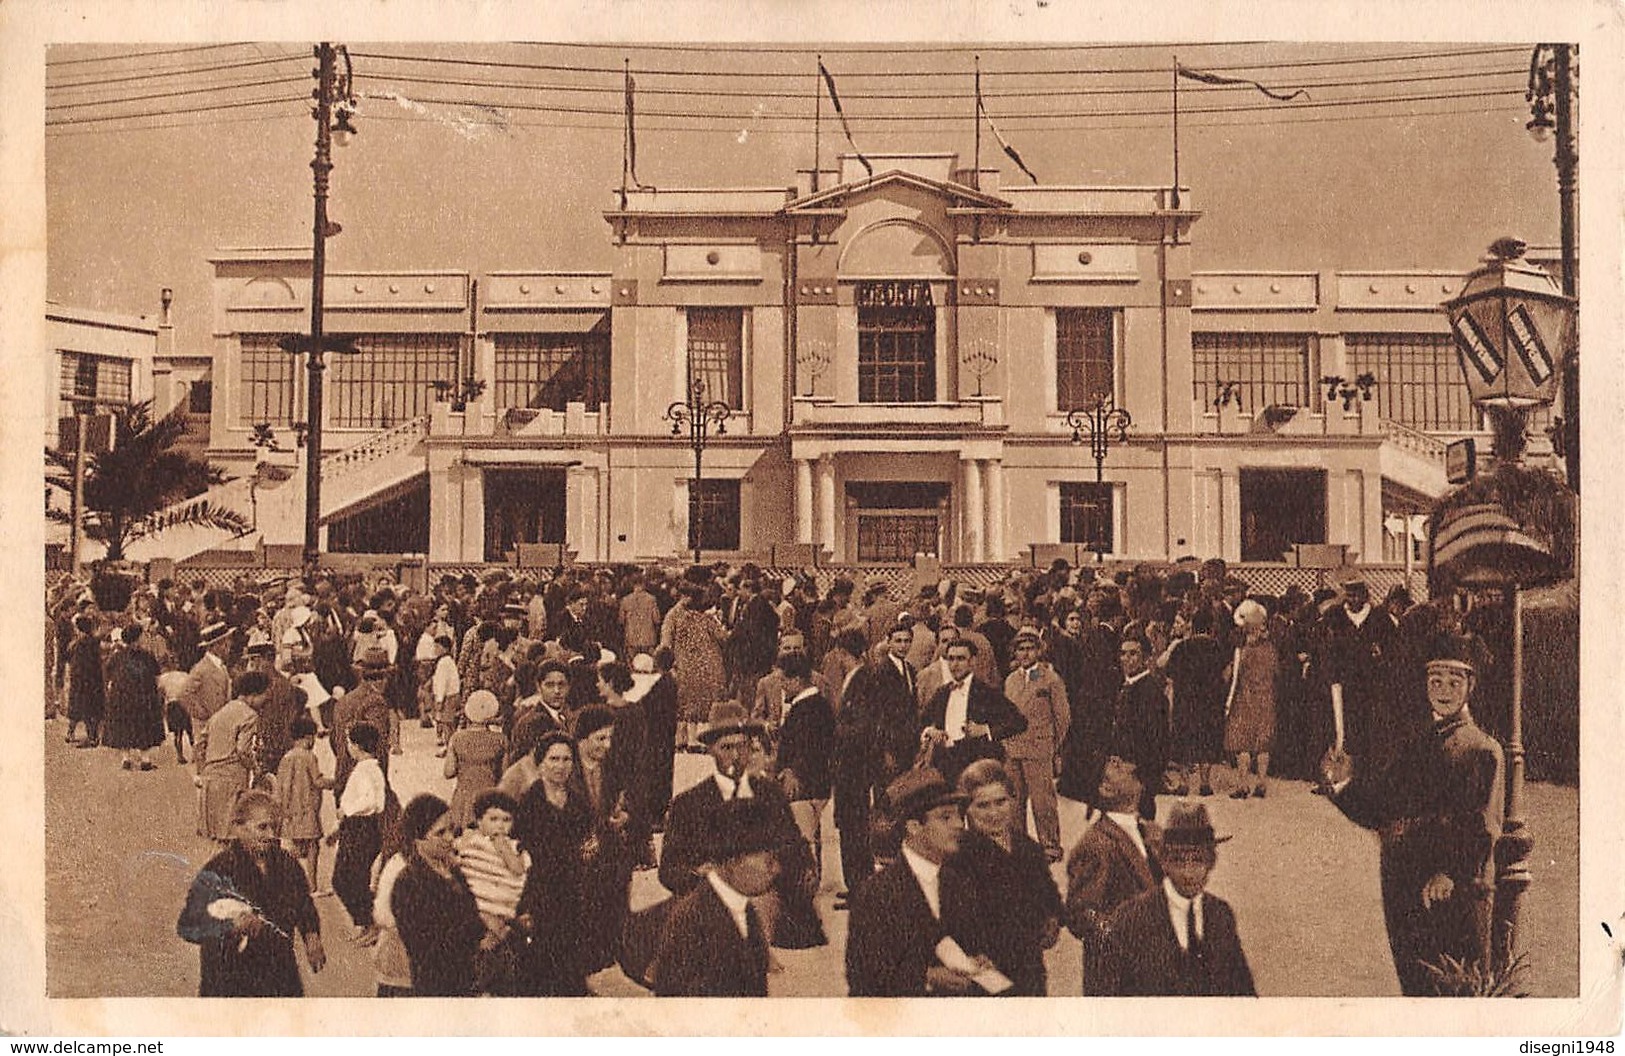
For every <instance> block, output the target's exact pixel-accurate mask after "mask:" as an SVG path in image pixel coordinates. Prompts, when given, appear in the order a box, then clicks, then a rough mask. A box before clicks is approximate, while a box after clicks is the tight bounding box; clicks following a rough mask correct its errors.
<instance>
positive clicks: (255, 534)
mask: <svg viewBox="0 0 1625 1056" xmlns="http://www.w3.org/2000/svg"><path fill="white" fill-rule="evenodd" d="M428 433H429V419H428V418H427V417H421V418H412V419H409V420H407V421H405V422H402V423H401V424H399V425H396V426H393V427H391V428H389V429H385V430H383V431H382V432H378V433H373V434H372V435H371V436H368V437H367V438H366V439H364V440H362V441H361V442H360V443H357V444H354V445H352V446H350V447H347V448H344V449H342V450H339V451H329V452H328V453H327V454H325V455H323V456H322V519H323V520H324V521H325V520H326V519H328V518H330V517H332V516H333V515H334V514H336V513H338V512H339V511H341V510H345V509H348V508H350V507H352V506H355V505H357V504H359V503H362V502H365V501H366V499H367V498H368V497H369V496H372V495H377V494H379V493H380V492H384V491H387V490H389V489H392V488H395V487H398V486H400V485H402V484H405V483H407V482H408V481H410V480H411V479H412V478H413V477H415V476H418V475H419V474H421V473H424V472H425V471H426V470H427V469H428V460H427V456H426V454H425V452H424V448H423V440H424V438H425V437H426V436H428ZM201 497H204V498H207V499H208V500H209V501H210V502H215V503H219V504H220V505H222V506H226V507H228V508H230V509H234V510H236V511H237V512H238V513H241V514H242V515H243V516H244V517H247V518H250V519H252V520H254V521H255V522H256V523H257V525H258V528H257V530H255V531H251V532H249V533H248V534H247V535H243V536H236V537H233V536H232V535H230V534H229V533H227V532H222V531H218V530H216V529H212V528H174V529H171V530H169V531H167V532H164V533H163V534H161V535H158V536H155V537H153V538H151V539H145V540H142V541H141V542H139V543H137V544H135V545H133V546H131V547H130V548H129V550H130V556H131V558H132V559H134V560H139V561H144V560H150V559H152V558H155V557H167V558H170V559H172V560H176V561H182V560H185V559H186V558H188V557H191V556H193V555H194V554H198V553H202V552H203V551H205V550H214V549H222V550H247V549H253V548H254V547H255V546H257V545H259V544H260V543H262V542H265V543H298V542H301V541H302V540H303V539H304V525H305V467H304V465H303V464H302V463H301V464H300V465H299V466H298V467H296V468H294V469H293V470H292V472H291V474H290V475H289V476H288V477H286V478H285V479H283V480H280V481H276V482H269V481H265V480H260V481H259V482H258V483H256V482H255V478H254V476H253V475H252V474H250V475H247V476H242V477H237V478H234V479H232V480H230V481H227V482H226V483H225V484H221V485H219V486H217V487H214V488H211V489H209V491H208V492H206V493H205V495H204V496H201ZM188 501H189V502H195V501H196V499H191V500H188Z"/></svg>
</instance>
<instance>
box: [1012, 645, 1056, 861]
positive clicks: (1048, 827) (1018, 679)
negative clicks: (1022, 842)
mask: <svg viewBox="0 0 1625 1056" xmlns="http://www.w3.org/2000/svg"><path fill="white" fill-rule="evenodd" d="M1042 649H1043V643H1042V640H1041V639H1040V638H1039V635H1038V628H1036V627H1023V628H1021V630H1019V631H1017V632H1016V636H1015V638H1014V639H1013V640H1012V641H1011V643H1010V650H1011V653H1012V654H1013V655H1014V656H1015V667H1014V670H1012V671H1011V672H1010V675H1009V677H1008V678H1006V679H1005V680H1004V695H1005V696H1006V697H1008V698H1009V700H1010V702H1011V703H1012V704H1014V705H1015V706H1016V710H1018V711H1020V712H1021V714H1022V716H1023V717H1025V718H1026V720H1027V729H1026V731H1025V732H1022V733H1018V734H1016V735H1015V736H1013V737H1011V738H1010V739H1008V740H1007V741H1005V742H1004V751H1005V756H1006V759H1007V764H1006V769H1007V770H1008V771H1009V774H1010V776H1011V777H1012V778H1013V779H1014V780H1015V783H1016V818H1017V819H1018V820H1020V822H1021V823H1022V824H1023V825H1025V824H1026V821H1027V802H1028V800H1029V799H1030V800H1031V801H1032V805H1033V825H1034V827H1035V828H1036V829H1037V831H1038V842H1039V843H1040V844H1042V845H1043V847H1044V853H1045V854H1047V855H1048V856H1049V860H1050V861H1052V862H1058V861H1060V860H1061V814H1060V809H1059V806H1058V805H1057V803H1056V801H1055V778H1056V777H1057V776H1058V775H1059V774H1060V764H1061V743H1062V741H1063V740H1064V739H1065V738H1066V731H1067V727H1068V725H1069V724H1070V723H1071V721H1072V712H1071V709H1070V708H1069V707H1068V706H1067V699H1066V684H1065V683H1063V682H1062V681H1061V676H1060V675H1057V674H1056V673H1055V669H1054V668H1052V667H1050V665H1048V664H1046V663H1044V662H1043V661H1041V660H1040V659H1039V656H1040V653H1041V650H1042Z"/></svg>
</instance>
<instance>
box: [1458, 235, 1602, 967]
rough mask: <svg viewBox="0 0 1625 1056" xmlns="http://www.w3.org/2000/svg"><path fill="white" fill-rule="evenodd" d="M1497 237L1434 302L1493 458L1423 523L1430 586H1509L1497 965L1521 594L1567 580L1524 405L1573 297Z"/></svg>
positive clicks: (1522, 876) (1562, 526)
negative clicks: (1528, 452) (1528, 441)
mask: <svg viewBox="0 0 1625 1056" xmlns="http://www.w3.org/2000/svg"><path fill="white" fill-rule="evenodd" d="M1523 250H1524V243H1523V242H1521V241H1519V240H1518V239H1515V238H1503V239H1500V240H1499V241H1497V242H1496V243H1495V244H1494V245H1492V246H1491V247H1490V253H1489V255H1488V256H1487V257H1485V258H1484V262H1483V266H1482V267H1480V268H1479V269H1478V270H1476V271H1474V272H1473V273H1472V274H1470V275H1468V276H1467V280H1466V283H1465V284H1464V285H1463V287H1462V291H1461V293H1460V294H1458V295H1457V296H1456V297H1454V298H1453V299H1451V300H1450V301H1447V302H1445V304H1444V305H1443V306H1442V307H1443V308H1444V310H1445V311H1446V312H1447V313H1449V316H1450V328H1451V332H1452V333H1453V334H1454V335H1455V339H1456V348H1457V351H1458V352H1459V354H1460V358H1461V368H1462V373H1463V374H1464V375H1466V378H1467V387H1468V391H1469V393H1470V394H1471V396H1472V400H1473V403H1474V404H1475V405H1476V406H1478V407H1479V408H1480V409H1482V410H1483V411H1484V413H1485V415H1486V416H1487V417H1489V418H1490V420H1491V425H1492V428H1493V429H1494V444H1495V455H1496V459H1495V462H1496V464H1495V468H1494V470H1493V471H1492V472H1491V473H1490V474H1489V475H1487V476H1485V477H1481V478H1479V479H1477V480H1473V481H1470V482H1468V483H1467V484H1465V485H1463V486H1462V487H1460V488H1458V489H1456V490H1455V491H1453V492H1451V493H1449V494H1447V495H1445V496H1444V497H1443V498H1441V499H1440V500H1439V502H1438V504H1437V506H1436V507H1435V509H1434V512H1433V516H1432V519H1431V523H1430V534H1431V536H1432V547H1431V548H1430V554H1429V565H1430V571H1431V572H1432V573H1433V575H1432V576H1431V577H1430V578H1431V579H1432V582H1431V583H1430V588H1436V587H1444V586H1448V587H1477V588H1497V589H1501V590H1504V591H1505V592H1506V593H1507V594H1508V596H1509V604H1510V608H1511V631H1512V701H1511V717H1510V724H1509V727H1508V736H1507V746H1506V747H1507V763H1508V765H1507V788H1506V811H1505V821H1504V823H1503V826H1502V834H1501V838H1500V840H1499V841H1498V842H1497V844H1496V849H1495V861H1496V889H1495V918H1494V930H1493V933H1492V936H1491V951H1492V955H1493V963H1494V964H1495V966H1497V967H1501V968H1504V967H1506V966H1508V965H1510V964H1512V963H1513V962H1514V961H1515V960H1516V953H1517V936H1518V917H1519V911H1520V908H1521V903H1522V899H1523V893H1524V891H1526V890H1527V889H1528V887H1529V883H1530V872H1529V857H1530V853H1531V851H1532V850H1533V848H1534V840H1533V838H1532V837H1531V836H1530V834H1529V831H1528V828H1527V826H1526V824H1525V822H1524V816H1523V783H1524V746H1523V592H1524V591H1525V590H1526V589H1528V588H1530V587H1533V586H1541V585H1545V584H1548V583H1552V582H1555V581H1557V580H1560V579H1563V578H1565V577H1566V576H1568V575H1569V574H1570V571H1571V569H1572V566H1573V561H1574V525H1575V519H1576V518H1575V502H1574V494H1573V492H1572V491H1570V490H1569V488H1568V487H1565V486H1564V484H1563V482H1562V481H1561V480H1559V479H1557V477H1555V476H1554V475H1552V474H1550V473H1547V472H1545V471H1544V470H1541V469H1537V468H1533V467H1529V466H1525V465H1524V464H1523V462H1522V454H1523V450H1524V445H1525V432H1526V429H1527V422H1528V416H1529V412H1530V411H1531V410H1533V409H1534V408H1537V407H1545V406H1549V405H1550V404H1551V403H1552V400H1553V397H1554V395H1555V393H1556V389H1557V385H1558V381H1559V379H1558V377H1557V374H1558V370H1557V360H1556V358H1555V356H1556V355H1557V354H1558V350H1561V349H1564V348H1566V347H1568V346H1567V342H1568V341H1570V340H1571V339H1572V337H1573V328H1574V326H1575V302H1574V299H1573V298H1571V297H1567V296H1564V295H1563V294H1562V293H1561V292H1559V291H1558V289H1557V285H1556V283H1554V282H1553V281H1552V278H1551V276H1550V275H1548V274H1547V273H1546V272H1545V270H1544V269H1541V268H1538V267H1535V266H1534V265H1532V264H1529V263H1527V262H1526V261H1524V260H1523V259H1522V257H1523Z"/></svg>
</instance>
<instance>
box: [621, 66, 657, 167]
mask: <svg viewBox="0 0 1625 1056" xmlns="http://www.w3.org/2000/svg"><path fill="white" fill-rule="evenodd" d="M637 87H638V86H637V82H636V81H634V80H633V79H632V66H631V64H630V63H628V64H627V67H626V173H625V175H627V176H629V177H630V178H631V184H632V188H633V189H634V190H638V191H647V190H651V189H652V188H650V187H647V186H645V185H644V183H643V182H642V181H641V180H639V179H638V127H637V110H636V108H635V107H634V105H633V102H632V95H633V93H634V92H636V91H637Z"/></svg>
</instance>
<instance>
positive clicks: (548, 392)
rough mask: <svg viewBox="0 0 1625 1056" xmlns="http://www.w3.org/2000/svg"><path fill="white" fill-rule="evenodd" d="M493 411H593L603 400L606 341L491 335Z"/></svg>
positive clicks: (564, 336)
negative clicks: (573, 406) (569, 407)
mask: <svg viewBox="0 0 1625 1056" xmlns="http://www.w3.org/2000/svg"><path fill="white" fill-rule="evenodd" d="M495 398H496V405H497V407H498V408H500V409H507V408H510V407H537V408H546V409H547V410H550V411H562V410H564V409H565V405H566V404H569V403H583V404H586V407H587V410H589V411H596V410H599V409H601V408H602V407H603V405H604V404H605V403H606V402H607V401H608V400H609V335H608V334H598V333H586V334H498V335H496V390H495Z"/></svg>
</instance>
